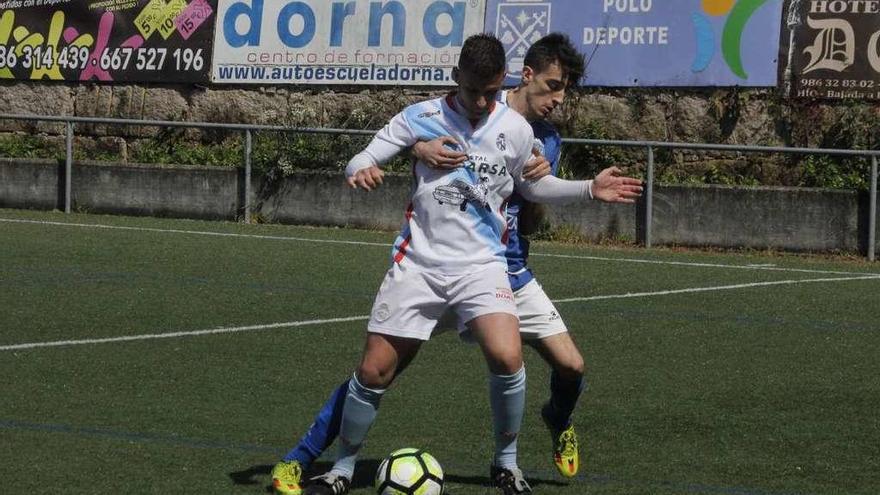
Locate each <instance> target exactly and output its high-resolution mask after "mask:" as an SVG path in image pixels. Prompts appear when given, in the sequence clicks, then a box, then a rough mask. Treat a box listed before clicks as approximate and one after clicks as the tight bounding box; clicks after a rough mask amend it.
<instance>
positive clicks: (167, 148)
mask: <svg viewBox="0 0 880 495" xmlns="http://www.w3.org/2000/svg"><path fill="white" fill-rule="evenodd" d="M131 148H132V150H131V153H130V157H129V160H130V161H132V162H136V163H157V164H174V165H199V166H209V167H237V166H239V165H241V164H243V163H244V151H243V147H242V137H241V135H240V134H237V133H228V134H227V135H226V136H222V137H219V138H218V140H216V141H209V142H194V141H192V140H191V139H188V138H187V137H186V131H185V130H184V129H178V128H166V129H162V130H161V131H160V132H159V133H158V134H157V135H156V136H155V137H153V138H152V139H149V140H146V141H141V142H138V143H136V144H133V145H132V147H131Z"/></svg>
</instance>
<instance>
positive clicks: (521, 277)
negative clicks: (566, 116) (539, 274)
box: [505, 120, 562, 291]
mask: <svg viewBox="0 0 880 495" xmlns="http://www.w3.org/2000/svg"><path fill="white" fill-rule="evenodd" d="M532 130H533V131H534V133H535V141H536V142H540V143H541V145H542V146H543V152H542V154H543V155H544V157H545V158H546V159H547V160H548V161H549V162H550V165H551V167H552V172H551V173H552V174H553V175H556V173H557V172H558V169H559V155H560V152H561V148H562V137H561V136H560V135H559V132H558V131H557V130H556V128H555V127H553V125H552V124H550V123H549V122H547V121H545V120H540V121H537V122H534V123H532ZM536 144H537V143H536ZM539 148H540V147H539ZM539 151H540V149H539ZM525 202H526V200H525V199H524V198H523V197H522V196H520V195H519V193H517V192H516V191H514V193H513V195H512V196H511V198H510V202H509V203H508V204H507V229H508V233H509V238H508V240H507V250H506V252H505V256H506V258H507V272H508V277H509V278H510V288H511V289H513V290H514V291H517V290H519V289H520V288H522V287H523V286H525V285H526V284H527V283H529V282H531V281H532V279H534V278H535V277H534V275H532V271H531V269H529V267H528V259H529V240H528V239H526V238H525V237H524V236H523V235H521V234H520V232H519V214H520V211H521V210H522V207H523V204H525Z"/></svg>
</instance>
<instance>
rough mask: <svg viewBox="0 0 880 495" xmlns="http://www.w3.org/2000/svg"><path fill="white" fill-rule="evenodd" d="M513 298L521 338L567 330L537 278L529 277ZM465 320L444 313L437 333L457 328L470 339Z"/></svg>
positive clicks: (538, 337) (539, 336)
mask: <svg viewBox="0 0 880 495" xmlns="http://www.w3.org/2000/svg"><path fill="white" fill-rule="evenodd" d="M513 297H514V299H516V313H517V316H518V317H519V332H520V336H521V337H522V339H523V340H540V339H544V338H547V337H550V336H551V335H556V334H560V333H562V332H567V331H568V328H567V327H566V326H565V322H564V321H562V317H561V316H559V311H557V310H556V306H554V305H553V303H552V302H551V301H550V298H549V297H548V296H547V293H546V292H544V289H543V288H542V287H541V284H539V283H538V281H537V280H535V279H532V280H531V281H530V282H529V283H527V284H526V285H524V286H522V287H520V288H519V290H517V291H516V292H514V293H513ZM466 323H467V322H465V321H463V320H461V319H458V321H457V322H456V321H455V320H454V319H453V320H451V319H450V318H448V317H446V316H444V318H443V319H442V320H441V322H440V324H439V326H438V333H442V332H445V331H447V330H451V329H452V328H453V327H457V328H458V332H459V334H460V336H461V338H462V340H465V341H468V342H472V341H473V337H472V336H471V335H470V330H469V329H468V328H467V325H466Z"/></svg>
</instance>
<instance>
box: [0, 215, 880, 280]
mask: <svg viewBox="0 0 880 495" xmlns="http://www.w3.org/2000/svg"><path fill="white" fill-rule="evenodd" d="M0 223H20V224H33V225H54V226H63V227H82V228H93V229H108V230H128V231H136V232H158V233H169V234H189V235H203V236H214V237H233V238H245V239H268V240H273V241H295V242H316V243H323V244H347V245H353V246H377V247H383V248H388V249H390V248H391V243H390V242H388V243H382V242H366V241H343V240H335V239H309V238H307V237H287V236H274V235H258V234H234V233H228V232H211V231H202V230H178V229H156V228H149V227H125V226H121V225H106V224H90V223H68V222H49V221H41V220H21V219H13V218H0ZM530 256H539V257H546V258H564V259H574V260H589V261H611V262H616V263H621V262H622V263H643V264H651V265H672V266H688V267H698V268H730V269H736V270H757V271H774V272H791V273H813V274H817V275H862V274H863V273H860V272H843V271H831V270H807V269H801V268H779V267H774V266H761V265H723V264H716V263H691V262H685V261H661V260H646V259H639V258H608V257H602V256H585V255H568V254H549V253H530ZM868 275H870V274H868ZM876 275H878V276H880V273H878V274H876Z"/></svg>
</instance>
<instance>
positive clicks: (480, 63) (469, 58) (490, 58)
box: [458, 33, 506, 81]
mask: <svg viewBox="0 0 880 495" xmlns="http://www.w3.org/2000/svg"><path fill="white" fill-rule="evenodd" d="M505 58H506V55H505V53H504V45H502V44H501V42H500V41H499V40H498V38H496V37H495V36H494V35H491V34H488V33H483V34H475V35H473V36H471V37H469V38H468V39H466V40H465V41H464V46H462V47H461V55H460V56H459V59H458V68H459V70H462V71H464V72H467V73H468V74H471V75H473V76H475V77H476V78H478V79H479V80H482V81H489V80H492V79H494V78H496V77H498V74H502V73H503V72H504V67H505V63H506V62H505Z"/></svg>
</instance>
